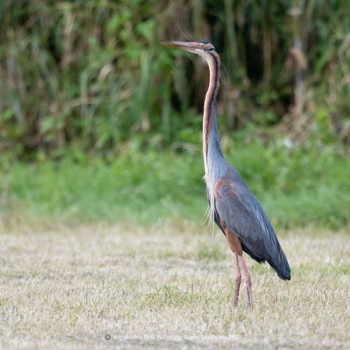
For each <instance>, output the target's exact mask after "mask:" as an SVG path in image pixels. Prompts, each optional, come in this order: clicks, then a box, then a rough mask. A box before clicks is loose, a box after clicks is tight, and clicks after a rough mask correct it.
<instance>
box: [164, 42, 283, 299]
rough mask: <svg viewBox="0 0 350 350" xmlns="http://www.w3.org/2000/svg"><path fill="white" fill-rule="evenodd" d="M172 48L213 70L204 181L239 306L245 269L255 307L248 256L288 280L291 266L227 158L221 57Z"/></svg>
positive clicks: (200, 49) (195, 45)
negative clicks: (219, 107) (219, 115)
mask: <svg viewBox="0 0 350 350" xmlns="http://www.w3.org/2000/svg"><path fill="white" fill-rule="evenodd" d="M165 45H167V46H172V47H177V48H181V49H184V50H187V51H190V52H193V53H196V54H197V55H199V56H201V57H202V58H203V59H204V60H205V61H206V62H207V63H208V66H209V71H210V81H209V87H208V91H207V93H206V96H205V101H204V113H203V158H204V168H205V182H206V186H207V193H208V202H209V210H210V216H211V219H213V220H215V222H216V224H217V225H218V226H219V227H220V229H221V231H222V232H223V233H224V234H225V236H226V238H227V241H228V244H229V246H230V248H231V250H232V252H233V253H234V258H235V259H234V261H235V267H236V287H235V295H234V305H237V302H238V295H239V288H240V282H241V274H240V269H239V261H240V262H241V265H242V267H243V270H244V274H245V278H246V283H247V289H248V300H249V304H252V299H251V298H252V296H251V281H250V275H249V272H248V268H247V266H246V264H245V261H244V258H243V251H244V252H246V253H247V254H249V255H250V256H251V257H252V258H253V259H255V260H256V261H258V262H259V263H261V262H264V261H267V262H268V263H269V264H270V265H271V267H272V268H273V269H274V270H275V271H276V272H277V275H278V276H279V277H280V278H282V279H284V280H289V279H290V267H289V264H288V261H287V258H286V256H285V254H284V252H283V250H282V248H281V246H280V244H279V242H278V239H277V237H276V234H275V232H274V230H273V228H272V225H271V223H270V221H269V219H268V217H267V215H266V213H265V211H264V210H263V208H262V207H261V205H260V203H259V202H258V200H257V199H256V197H255V196H254V195H253V194H252V193H251V191H250V190H249V188H248V187H247V185H246V184H245V183H244V181H243V180H242V178H241V177H240V175H239V173H238V172H237V170H235V169H234V168H233V167H232V166H231V165H230V164H229V163H228V162H227V161H226V160H225V158H224V156H223V153H222V150H221V146H220V138H219V133H218V128H217V119H216V97H217V93H218V89H219V86H220V58H219V55H218V54H217V53H216V51H215V48H214V46H213V45H211V44H210V43H207V42H192V43H186V42H169V43H165Z"/></svg>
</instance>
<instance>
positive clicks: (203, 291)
mask: <svg viewBox="0 0 350 350" xmlns="http://www.w3.org/2000/svg"><path fill="white" fill-rule="evenodd" d="M209 231H210V230H209V229H208V227H206V226H202V227H201V226H199V225H198V226H196V225H194V224H189V223H180V224H179V223H177V224H172V223H164V224H159V225H155V226H149V227H147V228H145V227H134V226H132V225H131V224H116V225H102V224H99V225H87V226H69V225H66V226H65V225H55V224H52V223H46V224H45V223H40V224H37V223H30V222H28V221H21V220H17V219H13V220H7V221H6V223H4V222H2V223H1V222H0V267H1V269H0V278H1V283H0V315H1V317H0V345H1V346H0V347H1V348H2V349H21V348H26V349H92V348H96V349H110V348H122V349H137V348H141V347H142V348H149V349H152V348H160V349H178V348H179V349H192V348H205V349H213V348H227V349H232V348H237V349H242V348H244V349H275V348H278V349H316V348H317V349H349V348H350V241H349V237H350V236H349V233H348V232H345V230H344V231H343V232H337V233H333V232H327V231H316V230H312V229H308V230H294V231H290V232H278V235H279V237H280V241H281V243H282V246H283V247H284V250H285V251H286V254H287V256H288V258H289V262H290V265H291V267H292V280H291V281H290V282H283V281H281V280H280V279H278V277H277V276H276V274H275V273H274V272H273V271H272V269H271V268H270V267H268V266H267V265H259V264H257V263H255V262H253V261H252V260H251V259H250V258H247V259H246V260H247V262H248V266H249V267H250V270H251V274H252V281H253V298H254V302H255V306H254V308H253V309H249V308H248V307H247V298H246V293H245V285H244V284H242V286H243V289H242V292H241V298H240V303H239V307H238V308H237V309H235V310H234V309H233V308H232V294H233V272H234V270H233V261H232V257H231V254H230V250H229V249H228V247H227V246H226V241H225V239H224V238H223V236H222V235H221V234H220V233H219V232H215V233H214V234H211V233H210V232H209Z"/></svg>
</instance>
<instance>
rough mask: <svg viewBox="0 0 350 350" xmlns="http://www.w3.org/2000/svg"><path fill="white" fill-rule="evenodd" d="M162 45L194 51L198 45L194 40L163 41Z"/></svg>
mask: <svg viewBox="0 0 350 350" xmlns="http://www.w3.org/2000/svg"><path fill="white" fill-rule="evenodd" d="M162 45H165V46H169V47H175V48H177V49H182V50H186V51H194V50H195V49H198V48H199V47H200V46H199V44H198V43H196V42H186V41H165V42H163V43H162Z"/></svg>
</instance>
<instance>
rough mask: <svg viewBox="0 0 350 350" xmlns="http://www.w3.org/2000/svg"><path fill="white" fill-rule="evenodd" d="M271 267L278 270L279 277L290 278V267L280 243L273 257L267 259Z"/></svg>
mask: <svg viewBox="0 0 350 350" xmlns="http://www.w3.org/2000/svg"><path fill="white" fill-rule="evenodd" d="M267 262H268V263H269V264H270V265H271V267H272V268H273V269H274V270H275V271H276V273H277V275H278V277H279V278H281V279H283V280H288V281H289V280H290V267H289V263H288V260H287V257H286V255H285V254H284V251H283V249H282V247H281V246H280V244H278V248H277V252H276V254H275V256H274V257H273V258H270V259H268V260H267Z"/></svg>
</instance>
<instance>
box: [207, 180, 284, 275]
mask: <svg viewBox="0 0 350 350" xmlns="http://www.w3.org/2000/svg"><path fill="white" fill-rule="evenodd" d="M214 199H215V211H216V213H217V216H218V217H219V220H222V221H223V222H224V223H225V225H226V226H227V227H228V228H229V229H230V230H231V231H232V232H233V233H234V234H235V235H236V236H237V237H238V238H239V239H240V241H241V243H242V247H243V250H244V251H246V252H247V253H248V254H249V255H250V256H251V257H252V258H254V259H256V260H257V261H259V262H261V261H265V260H266V261H267V262H268V263H269V264H270V265H271V266H272V267H273V268H274V269H275V270H276V272H277V274H278V275H279V276H280V277H281V278H283V279H290V268H289V264H288V261H287V258H286V256H285V254H284V252H283V250H282V248H281V246H280V244H279V242H278V239H277V237H276V234H275V231H274V230H273V228H272V225H271V223H270V220H269V219H268V217H267V215H266V214H265V212H264V210H263V208H262V207H261V205H260V204H259V202H258V200H257V199H256V198H255V196H254V195H253V194H252V193H251V192H250V190H249V189H248V187H247V186H246V185H245V184H244V182H243V180H241V179H240V178H235V179H233V178H231V177H230V176H227V177H225V178H223V179H221V180H219V181H218V182H217V183H216V184H215V187H214Z"/></svg>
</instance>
